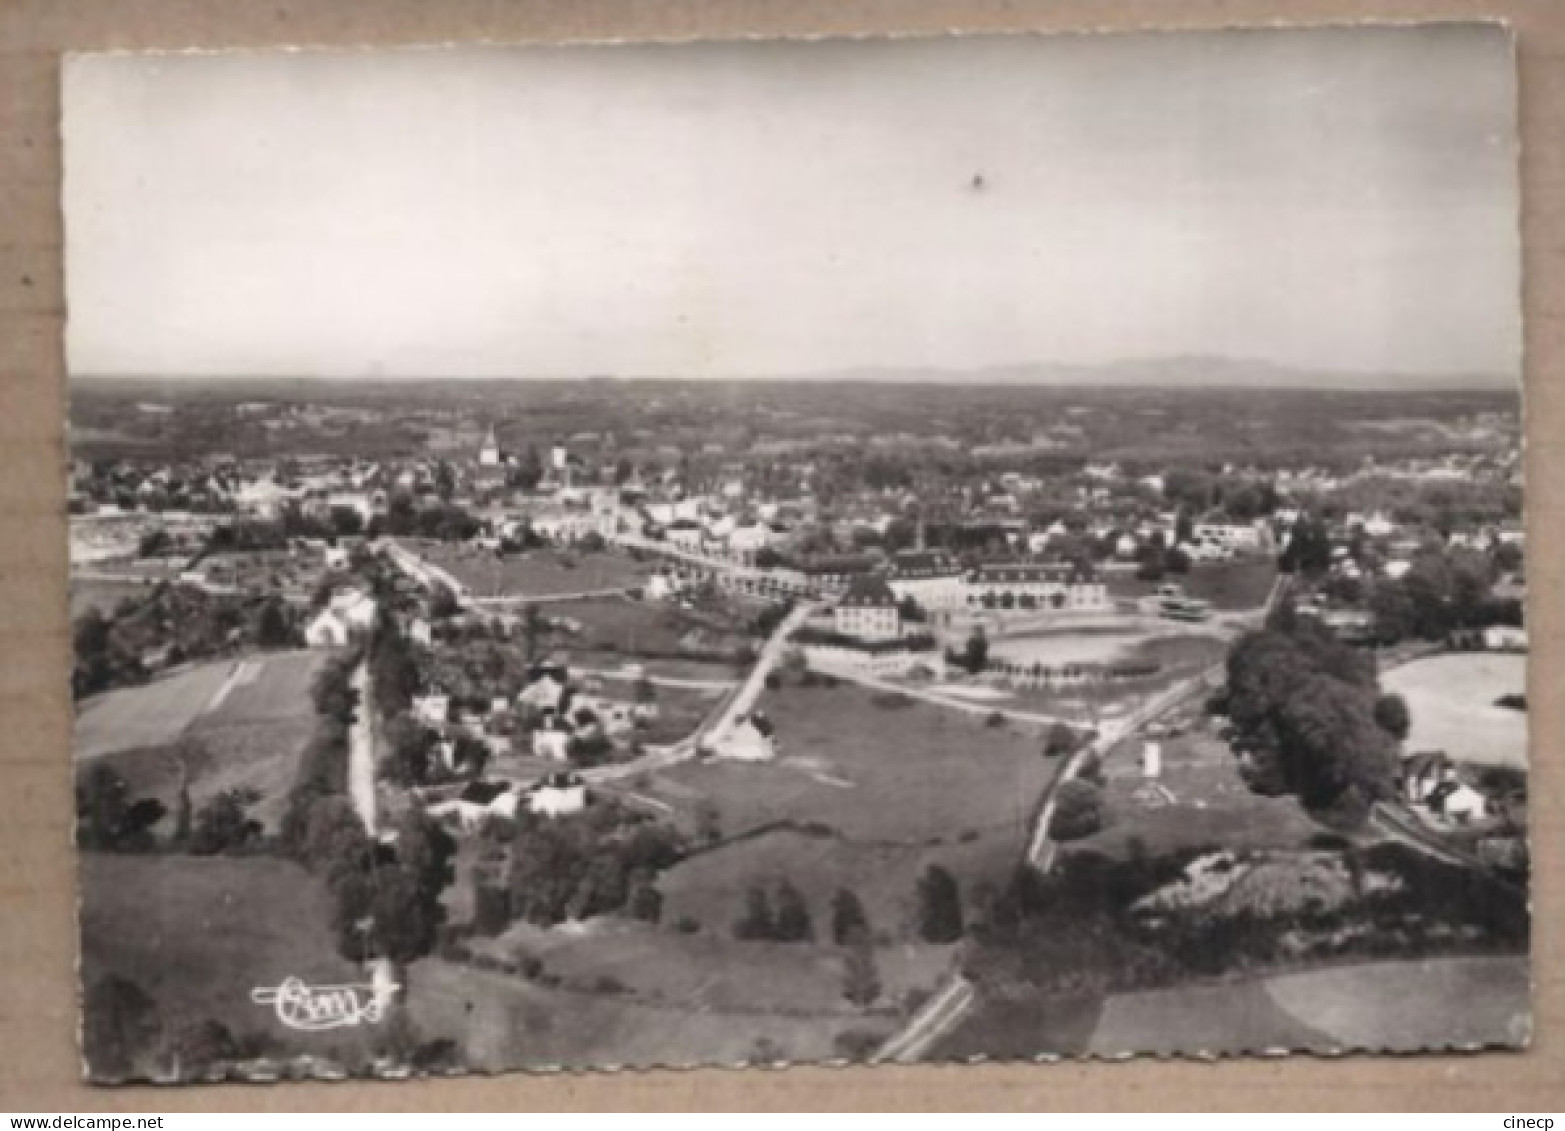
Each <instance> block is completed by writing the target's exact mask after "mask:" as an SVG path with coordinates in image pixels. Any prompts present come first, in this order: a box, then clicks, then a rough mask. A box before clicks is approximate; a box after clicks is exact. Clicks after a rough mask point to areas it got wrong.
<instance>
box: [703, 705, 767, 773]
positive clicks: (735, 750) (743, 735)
mask: <svg viewBox="0 0 1565 1131" xmlns="http://www.w3.org/2000/svg"><path fill="white" fill-rule="evenodd" d="M775 733H776V732H775V730H774V728H773V727H772V724H771V720H770V719H768V718H767V717H766V716H765V715H763V714H760V713H759V712H755V713H752V714H750V715H746V716H745V717H744V718H742V719H740V720H739V722H738V723H736V724H735V725H734V727H733V729H732V730H730V731H729V732H728V733H727V734H725V735H723V736H722V739H721V741H720V742H719V743H718V750H717V754H718V756H719V757H723V758H733V759H734V760H736V761H739V762H769V761H771V760H772V759H773V758H775V757H776V756H777V746H776V742H775V739H774V735H775Z"/></svg>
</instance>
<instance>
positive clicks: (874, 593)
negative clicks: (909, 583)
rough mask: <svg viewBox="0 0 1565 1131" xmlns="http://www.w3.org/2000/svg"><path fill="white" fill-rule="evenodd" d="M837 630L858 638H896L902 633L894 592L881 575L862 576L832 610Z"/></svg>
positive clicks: (851, 585) (849, 587) (899, 613)
mask: <svg viewBox="0 0 1565 1131" xmlns="http://www.w3.org/2000/svg"><path fill="white" fill-rule="evenodd" d="M832 620H833V621H834V624H835V627H836V630H837V631H838V632H839V633H841V634H842V635H844V636H852V637H856V638H857V639H859V640H895V639H897V638H898V637H900V636H901V635H902V614H901V612H900V611H898V609H897V595H896V594H895V593H893V592H892V590H891V586H890V585H888V584H887V583H886V581H885V579H884V578H882V577H876V576H871V575H868V574H864V575H861V576H859V577H856V578H854V579H853V581H852V582H851V583H850V584H849V585H848V591H847V592H846V593H844V594H843V595H842V599H841V600H840V601H838V602H837V605H836V607H835V608H834V609H833V610H832Z"/></svg>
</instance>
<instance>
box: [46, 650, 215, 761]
mask: <svg viewBox="0 0 1565 1131" xmlns="http://www.w3.org/2000/svg"><path fill="white" fill-rule="evenodd" d="M235 666H236V661H233V660H218V661H215V662H213V663H208V664H200V665H198V666H196V667H193V668H187V669H185V670H183V671H175V672H174V673H172V674H170V675H167V676H165V677H164V678H162V679H159V680H154V681H153V682H152V683H148V684H144V685H143V686H140V687H126V688H121V689H119V690H117V691H109V692H106V693H105V694H103V695H97V696H94V697H93V698H91V699H88V700H87V701H86V702H84V703H83V704H82V706H81V711H80V713H78V714H77V716H76V731H75V738H74V743H75V745H74V750H75V755H76V759H77V760H78V761H81V760H82V759H86V758H97V757H100V756H102V755H104V754H112V753H114V752H115V751H119V750H134V749H138V748H140V747H144V746H163V745H166V744H168V743H170V742H173V741H174V740H175V739H177V738H178V737H179V736H180V735H181V734H182V733H183V732H184V730H185V728H186V727H188V726H189V725H190V724H191V723H193V722H195V720H196V719H197V718H198V717H199V716H200V715H201V714H202V713H203V712H205V711H206V710H207V709H208V706H209V705H210V704H211V702H212V700H213V699H214V698H215V697H216V696H217V695H218V694H219V693H220V692H221V691H222V689H223V687H224V686H225V685H226V684H227V683H228V682H229V679H230V677H231V676H232V674H233V670H234V668H235Z"/></svg>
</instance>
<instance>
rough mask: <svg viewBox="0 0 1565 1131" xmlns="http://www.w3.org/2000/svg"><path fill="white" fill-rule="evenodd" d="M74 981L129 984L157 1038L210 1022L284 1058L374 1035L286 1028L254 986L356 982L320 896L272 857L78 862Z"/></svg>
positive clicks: (337, 1048)
mask: <svg viewBox="0 0 1565 1131" xmlns="http://www.w3.org/2000/svg"><path fill="white" fill-rule="evenodd" d="M81 895H82V905H81V928H82V930H81V937H82V982H83V984H84V985H85V986H88V987H91V986H92V985H93V984H94V983H96V982H97V981H98V979H100V978H102V977H104V976H106V975H115V976H118V977H120V978H125V979H128V980H129V981H131V982H133V983H135V985H136V986H138V987H139V988H140V989H141V990H143V991H144V992H145V993H146V994H147V995H148V996H150V997H151V998H152V999H153V1001H154V1002H156V1004H157V1009H158V1015H159V1019H160V1021H161V1023H162V1027H163V1031H164V1033H166V1034H172V1033H176V1032H178V1031H179V1030H180V1029H182V1028H184V1027H186V1026H191V1025H195V1024H197V1023H200V1022H203V1021H206V1020H208V1019H211V1020H215V1021H217V1022H219V1023H221V1024H222V1025H224V1026H225V1027H226V1028H227V1029H228V1030H229V1031H230V1032H231V1033H232V1034H234V1036H236V1037H240V1036H244V1035H247V1034H262V1035H264V1036H266V1037H268V1038H270V1039H271V1040H272V1041H274V1042H276V1043H277V1044H279V1045H280V1046H282V1047H283V1048H284V1049H286V1050H287V1051H288V1052H289V1053H313V1054H315V1055H318V1056H326V1055H332V1054H333V1053H336V1052H341V1051H344V1050H354V1049H361V1048H362V1047H363V1046H364V1045H365V1044H366V1042H367V1041H369V1040H372V1039H373V1037H372V1034H371V1033H370V1032H369V1031H367V1030H347V1029H338V1030H334V1031H327V1032H317V1033H307V1032H299V1031H296V1030H291V1029H287V1028H284V1027H283V1026H282V1025H281V1024H280V1023H279V1022H278V1021H277V1020H276V1017H275V1014H274V1013H273V1011H272V1009H271V1007H269V1006H262V1005H257V1004H255V1003H254V1002H252V1001H251V1000H250V990H251V989H252V988H253V987H257V986H275V985H277V984H279V983H280V982H281V981H282V980H283V979H284V978H287V977H289V976H290V975H293V976H297V977H300V978H303V979H304V980H305V981H307V982H309V983H311V984H314V985H331V984H333V983H341V982H358V981H362V980H364V974H363V972H362V971H361V970H360V969H359V967H358V966H357V965H356V964H354V963H350V962H347V961H345V960H344V959H342V958H341V957H340V956H339V955H338V953H337V946H336V940H335V938H334V937H333V935H332V931H331V928H330V922H331V911H330V906H329V902H328V897H327V895H326V892H325V890H324V889H323V888H322V887H321V886H320V884H319V883H318V882H317V881H316V880H315V878H314V877H312V876H311V875H310V874H309V873H308V872H306V871H305V870H304V869H302V868H300V867H299V866H298V865H297V864H294V863H291V862H289V861H285V860H278V859H274V858H270V857H242V858H232V857H193V856H113V855H106V854H101V853H84V854H83V855H82V859H81Z"/></svg>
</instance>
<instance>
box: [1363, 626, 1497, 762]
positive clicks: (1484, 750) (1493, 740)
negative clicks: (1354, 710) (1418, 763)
mask: <svg viewBox="0 0 1565 1131" xmlns="http://www.w3.org/2000/svg"><path fill="white" fill-rule="evenodd" d="M1381 685H1382V686H1383V687H1384V688H1385V690H1387V691H1393V692H1396V693H1397V694H1399V695H1401V696H1402V697H1403V698H1404V699H1406V700H1407V706H1408V712H1409V714H1410V715H1411V716H1412V720H1413V726H1412V729H1411V731H1410V732H1409V733H1408V736H1407V742H1406V744H1405V747H1406V749H1408V750H1412V751H1418V750H1444V751H1445V752H1446V753H1447V754H1449V755H1450V756H1451V757H1452V758H1455V759H1457V760H1458V761H1462V762H1473V763H1475V764H1478V765H1484V766H1512V767H1515V768H1517V769H1525V768H1526V766H1527V715H1526V714H1525V713H1524V712H1522V711H1516V710H1512V709H1511V708H1509V707H1498V706H1496V705H1495V700H1496V699H1498V698H1500V696H1502V695H1519V694H1524V693H1525V692H1526V690H1527V657H1526V656H1518V655H1510V654H1500V653H1495V652H1461V653H1449V654H1446V655H1440V656H1430V657H1427V658H1426V659H1422V660H1414V661H1413V662H1412V663H1408V664H1403V665H1401V666H1400V667H1396V668H1392V669H1391V670H1390V671H1388V672H1386V673H1385V674H1384V675H1383V676H1382V677H1381Z"/></svg>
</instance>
